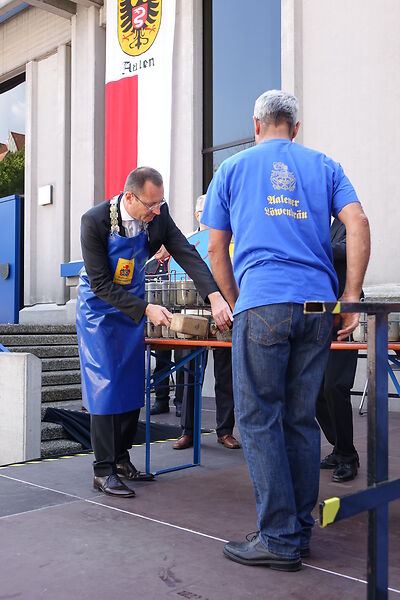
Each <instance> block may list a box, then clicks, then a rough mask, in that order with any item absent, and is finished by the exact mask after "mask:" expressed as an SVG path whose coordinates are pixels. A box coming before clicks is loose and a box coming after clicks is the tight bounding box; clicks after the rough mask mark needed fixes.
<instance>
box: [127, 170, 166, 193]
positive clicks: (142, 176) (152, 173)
mask: <svg viewBox="0 0 400 600" xmlns="http://www.w3.org/2000/svg"><path fill="white" fill-rule="evenodd" d="M146 181H151V183H152V184H154V185H156V186H157V187H161V186H162V184H163V178H162V177H161V175H160V173H159V172H158V171H156V170H155V169H153V168H152V167H138V168H137V169H135V170H134V171H131V172H130V173H129V175H128V177H127V178H126V181H125V187H124V192H141V191H142V189H143V187H144V184H145V183H146Z"/></svg>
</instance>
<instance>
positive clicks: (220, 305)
mask: <svg viewBox="0 0 400 600" xmlns="http://www.w3.org/2000/svg"><path fill="white" fill-rule="evenodd" d="M208 298H209V300H210V304H211V312H212V315H213V317H214V321H215V324H216V326H217V327H218V329H219V330H220V331H228V330H229V328H230V327H231V326H232V322H233V315H232V311H231V309H230V308H229V304H228V303H227V302H226V300H224V298H223V297H222V296H221V294H220V293H219V292H213V293H212V294H209V296H208Z"/></svg>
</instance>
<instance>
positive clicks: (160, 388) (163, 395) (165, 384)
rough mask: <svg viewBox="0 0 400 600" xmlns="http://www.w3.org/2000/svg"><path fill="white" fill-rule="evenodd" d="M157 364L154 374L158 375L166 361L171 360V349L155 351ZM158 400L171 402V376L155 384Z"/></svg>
mask: <svg viewBox="0 0 400 600" xmlns="http://www.w3.org/2000/svg"><path fill="white" fill-rule="evenodd" d="M155 358H156V366H155V368H154V371H153V375H157V374H158V373H159V372H160V371H162V370H163V369H164V368H165V367H166V366H167V363H166V362H165V361H170V360H171V350H157V351H156V353H155ZM155 392H156V402H157V403H159V404H167V405H168V404H169V377H168V379H163V380H162V381H160V383H158V384H157V385H156V386H155Z"/></svg>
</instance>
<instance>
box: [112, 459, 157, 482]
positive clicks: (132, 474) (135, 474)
mask: <svg viewBox="0 0 400 600" xmlns="http://www.w3.org/2000/svg"><path fill="white" fill-rule="evenodd" d="M117 473H118V475H122V477H126V479H129V480H130V481H154V475H152V474H151V473H141V472H140V471H138V470H137V469H136V467H135V466H134V465H133V464H132V463H131V462H126V463H120V464H117Z"/></svg>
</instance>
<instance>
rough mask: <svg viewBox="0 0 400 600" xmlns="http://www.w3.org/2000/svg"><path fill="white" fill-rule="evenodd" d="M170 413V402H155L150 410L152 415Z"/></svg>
mask: <svg viewBox="0 0 400 600" xmlns="http://www.w3.org/2000/svg"><path fill="white" fill-rule="evenodd" d="M168 412H169V404H168V402H157V400H156V401H155V402H154V404H153V406H152V407H151V408H150V414H151V415H162V414H163V413H168Z"/></svg>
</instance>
